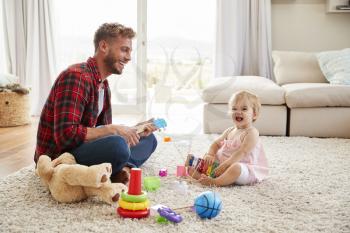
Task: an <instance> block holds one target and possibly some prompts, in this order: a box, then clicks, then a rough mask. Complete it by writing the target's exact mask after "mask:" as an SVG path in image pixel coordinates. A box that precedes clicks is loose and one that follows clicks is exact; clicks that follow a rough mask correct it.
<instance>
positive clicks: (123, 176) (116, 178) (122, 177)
mask: <svg viewBox="0 0 350 233" xmlns="http://www.w3.org/2000/svg"><path fill="white" fill-rule="evenodd" d="M129 176H130V169H129V170H128V169H125V167H124V168H123V169H122V170H120V171H119V172H117V173H116V174H114V175H111V182H112V183H123V184H125V185H126V184H127V183H128V182H129Z"/></svg>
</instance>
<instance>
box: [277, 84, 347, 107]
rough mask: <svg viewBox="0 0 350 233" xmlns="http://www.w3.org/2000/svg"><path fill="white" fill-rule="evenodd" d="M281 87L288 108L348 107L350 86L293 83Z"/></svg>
mask: <svg viewBox="0 0 350 233" xmlns="http://www.w3.org/2000/svg"><path fill="white" fill-rule="evenodd" d="M282 87H283V88H284V89H285V91H286V95H285V96H286V103H287V106H288V107H290V108H308V107H349V106H350V86H347V85H333V84H327V83H293V84H286V85H283V86H282Z"/></svg>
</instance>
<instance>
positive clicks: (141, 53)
mask: <svg viewBox="0 0 350 233" xmlns="http://www.w3.org/2000/svg"><path fill="white" fill-rule="evenodd" d="M136 49H137V50H136V52H137V53H136V54H137V60H136V69H137V70H136V76H137V77H136V80H137V81H136V105H135V104H112V110H113V112H114V113H122V114H141V115H143V117H142V118H146V116H147V113H146V101H147V86H146V85H147V80H146V79H147V0H137V46H136Z"/></svg>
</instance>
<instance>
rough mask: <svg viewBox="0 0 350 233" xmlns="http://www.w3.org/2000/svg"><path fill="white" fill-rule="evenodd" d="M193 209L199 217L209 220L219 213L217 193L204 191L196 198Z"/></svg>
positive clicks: (219, 205)
mask: <svg viewBox="0 0 350 233" xmlns="http://www.w3.org/2000/svg"><path fill="white" fill-rule="evenodd" d="M194 208H195V211H196V213H197V214H198V216H199V217H201V218H208V219H211V218H214V217H216V216H217V215H218V214H219V213H220V211H221V208H222V201H221V198H220V196H219V195H218V194H217V193H214V192H211V191H206V192H203V193H201V194H199V195H198V196H197V197H196V199H195V200H194Z"/></svg>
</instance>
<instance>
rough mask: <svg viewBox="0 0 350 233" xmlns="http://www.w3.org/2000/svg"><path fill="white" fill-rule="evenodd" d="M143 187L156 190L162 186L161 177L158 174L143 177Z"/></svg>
mask: <svg viewBox="0 0 350 233" xmlns="http://www.w3.org/2000/svg"><path fill="white" fill-rule="evenodd" d="M143 187H144V188H145V189H146V190H147V191H149V192H155V191H157V189H159V188H160V178H159V177H157V176H149V177H145V178H144V179H143Z"/></svg>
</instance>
